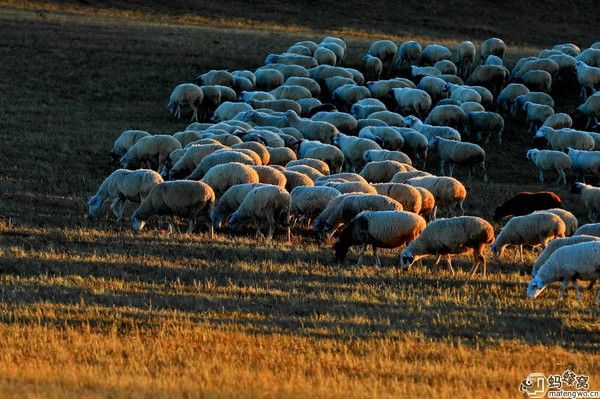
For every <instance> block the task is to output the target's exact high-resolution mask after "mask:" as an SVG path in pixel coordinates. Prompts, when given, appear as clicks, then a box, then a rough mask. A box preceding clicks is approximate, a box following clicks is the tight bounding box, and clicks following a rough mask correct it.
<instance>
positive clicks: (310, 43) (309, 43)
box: [293, 40, 319, 53]
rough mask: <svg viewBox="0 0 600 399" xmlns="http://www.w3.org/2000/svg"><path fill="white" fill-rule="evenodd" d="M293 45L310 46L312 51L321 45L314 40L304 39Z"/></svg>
mask: <svg viewBox="0 0 600 399" xmlns="http://www.w3.org/2000/svg"><path fill="white" fill-rule="evenodd" d="M293 46H304V47H306V48H308V49H309V50H310V51H311V52H312V53H314V52H315V50H316V49H317V47H319V45H318V44H317V43H315V42H313V41H312V40H302V41H299V42H296V43H294V44H293Z"/></svg>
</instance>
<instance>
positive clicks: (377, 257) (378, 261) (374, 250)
mask: <svg viewBox="0 0 600 399" xmlns="http://www.w3.org/2000/svg"><path fill="white" fill-rule="evenodd" d="M371 246H372V247H373V255H375V265H377V266H379V267H381V259H379V254H378V253H377V247H376V246H374V245H371Z"/></svg>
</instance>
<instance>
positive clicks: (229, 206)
mask: <svg viewBox="0 0 600 399" xmlns="http://www.w3.org/2000/svg"><path fill="white" fill-rule="evenodd" d="M264 186H266V184H262V183H245V184H236V185H234V186H231V187H229V188H228V189H227V191H225V192H224V193H223V195H222V196H221V198H219V200H218V201H217V203H216V204H215V206H214V208H213V210H212V211H211V213H210V219H211V220H212V223H213V225H214V226H215V227H216V228H217V230H220V229H221V228H222V227H223V224H224V222H226V221H227V218H228V217H229V216H230V215H231V214H232V213H233V212H235V210H236V209H238V208H239V206H240V204H241V203H242V201H243V200H244V197H245V196H246V194H248V193H249V192H250V191H252V190H253V189H255V188H256V187H264Z"/></svg>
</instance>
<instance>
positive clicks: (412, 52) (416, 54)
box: [396, 40, 423, 69]
mask: <svg viewBox="0 0 600 399" xmlns="http://www.w3.org/2000/svg"><path fill="white" fill-rule="evenodd" d="M422 53H423V49H422V48H421V45H420V44H419V42H416V41H414V40H410V41H407V42H404V43H402V44H401V45H400V49H399V53H398V59H397V60H396V65H397V68H398V69H401V68H402V66H404V65H409V66H410V65H415V64H417V63H418V62H419V61H420V60H421V54H422ZM398 64H399V65H398Z"/></svg>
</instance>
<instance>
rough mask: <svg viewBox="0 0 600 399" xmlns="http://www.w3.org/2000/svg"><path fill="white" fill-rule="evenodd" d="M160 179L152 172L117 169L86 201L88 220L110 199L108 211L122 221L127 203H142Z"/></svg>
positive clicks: (118, 220)
mask: <svg viewBox="0 0 600 399" xmlns="http://www.w3.org/2000/svg"><path fill="white" fill-rule="evenodd" d="M162 181H163V179H162V177H161V176H160V175H159V174H158V173H156V172H155V171H153V170H148V169H138V170H134V171H131V170H126V169H117V170H115V171H114V172H112V173H111V174H110V175H109V176H108V177H107V178H106V179H104V181H103V182H102V184H101V185H100V187H99V188H98V191H97V192H96V194H95V195H94V196H93V197H91V198H90V199H89V201H88V214H87V215H88V218H89V219H93V218H94V217H95V216H96V215H97V214H98V213H99V212H100V210H101V209H102V205H104V203H105V202H106V200H108V199H110V200H111V204H110V210H111V211H112V212H113V214H114V215H115V216H116V217H117V222H118V223H120V222H121V221H122V220H123V211H124V210H125V203H126V202H127V201H132V202H142V201H143V200H144V198H146V197H147V196H148V193H149V192H150V190H152V188H154V186H156V185H157V184H160V183H162Z"/></svg>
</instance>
